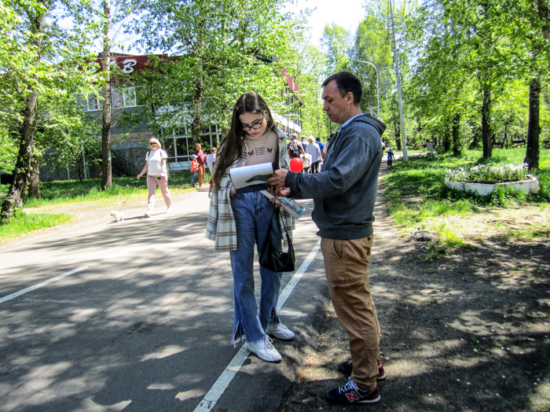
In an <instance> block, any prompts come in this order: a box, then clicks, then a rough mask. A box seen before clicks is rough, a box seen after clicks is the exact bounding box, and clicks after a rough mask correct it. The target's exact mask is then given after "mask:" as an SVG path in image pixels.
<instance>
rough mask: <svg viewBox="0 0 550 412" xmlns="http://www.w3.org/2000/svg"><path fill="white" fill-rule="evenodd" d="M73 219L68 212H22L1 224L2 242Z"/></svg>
mask: <svg viewBox="0 0 550 412" xmlns="http://www.w3.org/2000/svg"><path fill="white" fill-rule="evenodd" d="M72 219H73V216H71V215H68V214H47V213H43V214H25V213H23V214H20V215H19V216H16V217H13V218H12V219H11V220H10V223H9V224H7V225H6V224H0V242H1V241H5V240H12V239H16V238H18V237H21V236H23V235H26V234H29V233H32V232H35V231H36V230H39V229H45V228H48V227H52V226H57V225H62V224H63V223H67V222H69V221H71V220H72Z"/></svg>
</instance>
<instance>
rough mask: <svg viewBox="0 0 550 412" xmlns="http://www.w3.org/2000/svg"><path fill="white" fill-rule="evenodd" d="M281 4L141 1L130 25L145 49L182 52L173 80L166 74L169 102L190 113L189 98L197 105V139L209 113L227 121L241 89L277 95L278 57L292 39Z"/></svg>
mask: <svg viewBox="0 0 550 412" xmlns="http://www.w3.org/2000/svg"><path fill="white" fill-rule="evenodd" d="M282 4H283V1H281V0H261V1H257V2H253V3H252V2H249V1H247V0H236V1H229V0H214V1H209V2H203V1H199V0H190V1H187V2H185V3H182V2H179V1H177V0H144V1H137V0H136V2H135V5H136V7H138V13H139V15H138V17H137V18H136V19H135V20H134V21H133V27H134V33H135V34H138V35H140V36H141V38H140V40H139V42H138V44H140V45H141V46H142V47H144V49H145V51H153V50H155V51H159V50H160V51H162V52H163V53H168V54H171V55H173V56H178V58H177V60H175V61H174V63H173V66H174V67H173V68H172V75H173V77H172V78H171V79H164V81H166V82H167V83H168V84H171V86H172V87H170V90H171V93H170V94H169V95H167V96H166V99H165V101H164V103H165V105H166V106H168V104H169V105H170V106H171V107H172V108H174V109H175V110H178V111H189V107H188V105H186V104H185V103H184V102H192V122H191V125H190V126H191V128H192V135H193V139H194V140H195V141H197V142H198V141H199V139H200V135H201V131H202V124H203V121H204V118H205V116H207V115H210V116H212V115H213V116H214V118H216V117H217V118H218V119H216V120H221V121H224V120H227V119H226V118H227V116H226V115H227V112H224V110H228V109H229V107H231V105H232V104H234V101H235V100H236V98H237V96H238V95H239V94H240V93H242V92H243V91H244V90H247V89H248V90H249V89H252V88H253V89H255V90H256V91H258V92H260V93H263V94H265V95H266V96H267V100H270V99H271V100H273V99H272V98H271V97H270V96H272V95H274V94H275V93H276V91H277V90H280V89H281V87H282V85H283V78H282V77H281V74H280V70H279V69H280V62H278V60H277V59H276V57H278V56H280V55H281V54H282V53H283V50H284V48H285V47H287V45H288V44H289V39H290V33H291V30H292V25H291V20H290V17H289V16H288V15H286V14H282V13H281V12H280V11H279V10H280V6H281V5H282ZM186 106H187V110H186V109H185V107H186ZM279 107H280V106H279ZM220 109H222V110H220ZM220 112H221V113H220ZM220 118H224V119H220ZM182 126H183V125H182ZM185 126H187V125H185Z"/></svg>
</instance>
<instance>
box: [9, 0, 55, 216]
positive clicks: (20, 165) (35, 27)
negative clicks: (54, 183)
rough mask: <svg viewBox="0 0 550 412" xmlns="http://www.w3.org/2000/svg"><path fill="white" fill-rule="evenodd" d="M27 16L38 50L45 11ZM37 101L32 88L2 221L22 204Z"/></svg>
mask: <svg viewBox="0 0 550 412" xmlns="http://www.w3.org/2000/svg"><path fill="white" fill-rule="evenodd" d="M44 7H45V9H46V10H47V9H48V7H49V4H47V3H44ZM29 17H30V18H29V20H30V21H31V31H32V33H33V34H35V35H37V36H36V40H35V46H36V48H37V49H38V50H40V49H41V47H42V37H41V36H39V35H38V34H41V33H43V32H44V22H45V20H46V12H45V11H43V12H42V14H40V15H37V16H29ZM40 62H41V55H40V54H39V55H38V57H37V60H36V62H35V65H36V66H38V65H39V64H40ZM35 81H36V82H37V83H38V82H39V78H38V76H35ZM37 102H38V91H37V90H36V89H35V88H33V89H32V90H31V93H30V94H29V95H28V96H27V99H26V102H25V109H24V111H23V128H22V129H21V140H20V142H19V154H18V155H17V161H16V163H15V170H14V172H13V183H12V184H11V186H10V188H9V190H8V195H7V196H6V197H5V198H4V201H3V203H2V211H1V212H0V218H1V220H2V221H3V222H7V221H8V220H9V218H10V217H12V216H13V214H14V212H15V211H16V210H17V209H19V208H21V206H22V205H23V199H24V197H25V191H26V190H27V185H28V179H29V175H30V172H31V170H32V152H33V146H34V131H35V127H36V107H37Z"/></svg>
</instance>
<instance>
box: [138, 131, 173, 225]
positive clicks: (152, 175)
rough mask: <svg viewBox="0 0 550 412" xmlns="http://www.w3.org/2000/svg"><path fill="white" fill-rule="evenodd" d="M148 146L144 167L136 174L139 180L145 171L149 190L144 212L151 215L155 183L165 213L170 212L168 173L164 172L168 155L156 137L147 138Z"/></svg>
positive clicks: (170, 200)
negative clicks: (161, 197)
mask: <svg viewBox="0 0 550 412" xmlns="http://www.w3.org/2000/svg"><path fill="white" fill-rule="evenodd" d="M149 147H150V148H151V150H150V151H149V152H147V154H146V155H145V167H144V168H143V170H142V171H141V173H140V174H139V175H137V178H138V180H139V178H140V177H141V176H143V175H144V174H145V172H147V189H148V190H149V197H148V199H147V211H146V212H145V216H147V217H151V213H153V208H154V207H155V190H156V188H157V184H158V186H159V187H160V191H161V193H162V196H163V197H164V202H165V203H166V208H167V209H166V213H171V212H172V198H171V197H170V191H169V190H168V174H167V173H166V167H167V165H166V161H167V159H168V155H167V154H166V152H165V151H164V150H162V145H161V143H160V141H159V140H158V139H157V138H156V137H152V138H151V139H150V140H149Z"/></svg>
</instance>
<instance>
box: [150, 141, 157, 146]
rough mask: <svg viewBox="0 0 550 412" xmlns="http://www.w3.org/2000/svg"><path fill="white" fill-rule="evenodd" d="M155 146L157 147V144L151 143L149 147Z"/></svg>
mask: <svg viewBox="0 0 550 412" xmlns="http://www.w3.org/2000/svg"><path fill="white" fill-rule="evenodd" d="M153 145H155V146H157V143H154V142H153V143H149V146H153Z"/></svg>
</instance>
